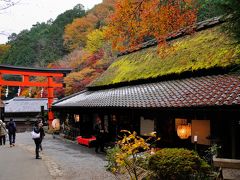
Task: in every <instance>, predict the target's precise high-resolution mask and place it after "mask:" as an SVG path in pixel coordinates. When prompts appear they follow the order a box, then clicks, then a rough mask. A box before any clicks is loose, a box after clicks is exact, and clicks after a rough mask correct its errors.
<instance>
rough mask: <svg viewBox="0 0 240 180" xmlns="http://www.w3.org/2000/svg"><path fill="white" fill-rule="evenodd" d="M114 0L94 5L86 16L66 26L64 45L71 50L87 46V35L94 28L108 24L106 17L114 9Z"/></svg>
mask: <svg viewBox="0 0 240 180" xmlns="http://www.w3.org/2000/svg"><path fill="white" fill-rule="evenodd" d="M114 1H115V0H108V1H103V3H101V4H98V5H96V6H94V8H93V9H91V10H90V11H88V13H87V15H86V16H85V17H82V18H77V19H75V20H74V21H73V22H72V23H71V24H68V25H67V26H66V27H65V31H64V36H63V38H64V47H65V48H67V49H68V50H69V51H73V50H74V49H76V48H79V47H82V48H83V47H85V45H86V41H87V35H88V34H89V33H90V32H92V31H93V30H95V29H99V28H101V27H103V26H104V25H106V19H107V18H108V17H109V15H110V14H111V12H112V11H113V4H114Z"/></svg>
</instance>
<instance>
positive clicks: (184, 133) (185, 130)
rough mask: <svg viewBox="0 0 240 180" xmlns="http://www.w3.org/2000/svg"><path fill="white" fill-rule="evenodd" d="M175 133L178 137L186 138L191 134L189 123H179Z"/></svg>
mask: <svg viewBox="0 0 240 180" xmlns="http://www.w3.org/2000/svg"><path fill="white" fill-rule="evenodd" d="M177 135H178V136H179V137H180V139H187V138H188V137H189V136H191V125H190V124H184V125H179V126H178V127H177Z"/></svg>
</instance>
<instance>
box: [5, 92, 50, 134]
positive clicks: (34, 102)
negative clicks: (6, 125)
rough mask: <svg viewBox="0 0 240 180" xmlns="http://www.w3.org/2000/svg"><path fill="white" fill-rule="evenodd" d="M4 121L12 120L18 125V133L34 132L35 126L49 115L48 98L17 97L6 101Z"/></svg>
mask: <svg viewBox="0 0 240 180" xmlns="http://www.w3.org/2000/svg"><path fill="white" fill-rule="evenodd" d="M4 103H5V108H4V111H5V112H4V115H5V118H4V121H5V122H9V120H10V118H12V119H13V120H14V121H15V122H16V125H17V130H18V132H23V131H26V130H32V127H33V124H34V122H35V121H36V120H38V119H39V118H40V117H42V116H44V113H47V110H48V109H47V103H48V99H47V98H25V97H15V98H13V99H11V100H8V101H5V102H4Z"/></svg>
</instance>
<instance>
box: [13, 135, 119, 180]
mask: <svg viewBox="0 0 240 180" xmlns="http://www.w3.org/2000/svg"><path fill="white" fill-rule="evenodd" d="M16 144H17V146H18V147H20V148H22V149H24V150H27V151H29V152H31V153H32V156H33V157H35V155H34V151H35V145H34V142H33V140H32V139H31V136H30V132H25V133H19V134H17V140H16ZM42 146H43V151H42V152H41V153H40V155H41V156H42V158H43V159H42V161H44V162H45V163H46V165H47V168H48V170H49V173H50V175H51V176H52V178H53V179H58V180H112V179H116V178H115V176H114V175H112V174H111V173H109V172H108V171H106V169H105V165H106V164H107V162H106V160H105V155H104V154H96V153H95V152H94V148H88V147H85V146H82V145H78V144H75V143H72V142H69V141H66V140H64V139H62V138H60V137H59V136H57V137H56V138H55V139H53V137H52V136H51V135H49V134H47V135H46V136H45V138H44V140H43V143H42Z"/></svg>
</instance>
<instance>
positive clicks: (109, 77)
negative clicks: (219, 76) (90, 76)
mask: <svg viewBox="0 0 240 180" xmlns="http://www.w3.org/2000/svg"><path fill="white" fill-rule="evenodd" d="M169 48H171V49H169V51H168V50H167V51H168V54H167V56H165V57H162V56H160V55H159V53H158V52H159V49H158V47H157V46H156V47H150V48H147V49H142V50H140V51H136V52H133V53H130V54H127V55H124V56H120V57H118V58H117V59H116V61H115V62H114V63H112V64H111V66H110V67H109V68H108V69H107V70H106V71H105V72H104V73H103V75H102V76H101V77H100V78H98V79H97V80H95V81H94V82H93V83H92V84H91V85H90V87H98V86H108V85H114V84H119V83H123V82H131V81H136V80H147V79H150V78H151V79H152V78H158V77H161V76H166V75H172V74H181V73H184V72H189V71H191V72H193V71H198V70H204V69H211V68H218V67H220V68H225V67H228V66H232V65H236V64H240V56H239V55H240V44H237V43H236V42H235V41H234V40H233V39H231V38H230V37H229V36H228V35H227V34H225V33H224V32H223V31H222V29H221V26H220V25H219V26H216V27H213V28H210V29H207V30H203V31H199V32H196V33H194V34H192V35H189V36H185V37H182V38H179V39H177V40H173V41H171V46H170V47H169Z"/></svg>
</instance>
